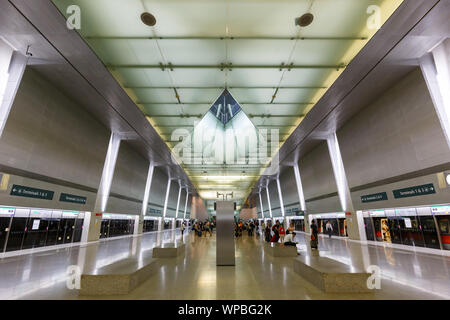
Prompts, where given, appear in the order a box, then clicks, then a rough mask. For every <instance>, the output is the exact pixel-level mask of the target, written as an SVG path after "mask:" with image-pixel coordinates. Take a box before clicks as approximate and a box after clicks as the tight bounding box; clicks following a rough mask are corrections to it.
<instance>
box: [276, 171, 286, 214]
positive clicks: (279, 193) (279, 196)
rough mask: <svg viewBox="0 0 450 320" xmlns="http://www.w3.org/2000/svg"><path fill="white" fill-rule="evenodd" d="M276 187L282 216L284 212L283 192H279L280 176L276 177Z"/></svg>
mask: <svg viewBox="0 0 450 320" xmlns="http://www.w3.org/2000/svg"><path fill="white" fill-rule="evenodd" d="M277 189H278V198H280V208H281V215H282V216H283V218H284V217H285V212H284V203H283V194H282V193H281V186H280V178H279V177H277Z"/></svg>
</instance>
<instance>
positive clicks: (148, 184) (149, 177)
mask: <svg viewBox="0 0 450 320" xmlns="http://www.w3.org/2000/svg"><path fill="white" fill-rule="evenodd" d="M154 171H155V165H154V163H153V161H150V164H149V166H148V172H147V181H146V183H145V189H144V199H142V207H141V215H140V217H139V227H138V234H141V233H142V227H143V224H144V217H145V215H146V214H147V208H148V199H149V197H150V189H151V187H152V180H153V172H154Z"/></svg>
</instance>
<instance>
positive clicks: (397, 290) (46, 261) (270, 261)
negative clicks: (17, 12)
mask: <svg viewBox="0 0 450 320" xmlns="http://www.w3.org/2000/svg"><path fill="white" fill-rule="evenodd" d="M174 240H181V236H180V234H179V231H164V232H155V233H148V234H144V235H142V236H138V237H128V238H122V239H115V240H109V241H100V242H98V243H95V244H90V245H87V246H78V247H71V248H64V249H59V250H51V251H45V252H37V253H34V254H28V255H23V256H17V257H10V258H3V259H0V298H1V299H239V300H241V299H450V257H448V256H440V255H433V254H426V253H418V252H412V251H405V250H400V249H396V248H386V247H379V246H373V245H364V244H360V243H357V242H352V241H349V240H344V239H327V238H320V240H319V241H320V243H319V249H320V255H321V256H326V257H329V258H331V259H334V260H337V261H339V262H342V263H344V264H347V265H349V266H350V268H364V269H367V267H368V266H369V265H376V266H379V267H380V270H381V274H382V280H381V289H380V290H374V292H373V293H364V294H361V293H360V294H325V293H323V292H322V291H320V290H319V289H317V288H316V287H315V286H313V285H312V284H310V283H309V282H308V281H307V280H306V279H303V278H302V277H301V276H299V275H298V274H296V273H294V271H293V261H292V259H293V258H292V257H287V258H280V257H270V256H266V255H265V254H264V250H262V239H261V237H258V236H254V237H247V236H243V237H242V238H239V239H236V266H235V267H216V265H215V236H214V235H213V236H212V237H206V238H205V237H202V238H198V237H195V236H194V234H193V233H191V234H187V235H186V234H185V236H184V239H183V241H184V242H185V243H186V255H185V256H184V257H181V258H177V259H164V262H163V264H162V267H161V269H160V271H159V272H158V273H157V274H155V275H153V276H151V277H150V278H148V280H147V281H145V282H143V283H142V284H141V285H140V286H139V287H138V288H136V289H135V290H134V291H132V292H131V293H130V294H129V295H122V296H104V297H85V296H78V291H77V290H69V289H67V285H66V281H67V268H68V266H71V265H76V266H79V267H80V268H82V269H83V270H85V271H86V270H89V271H91V272H95V270H96V269H99V268H101V267H103V266H106V265H109V264H112V263H114V262H117V261H120V260H121V259H126V258H130V257H139V256H140V255H141V256H142V255H144V254H147V253H148V252H149V250H152V248H153V247H154V246H156V245H157V244H161V243H168V242H173V241H174ZM296 240H297V241H299V245H298V249H299V252H300V253H301V254H302V255H309V254H310V250H309V248H308V247H307V246H306V243H307V241H308V238H307V236H306V235H303V234H299V235H297V239H296Z"/></svg>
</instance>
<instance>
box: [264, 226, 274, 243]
mask: <svg viewBox="0 0 450 320" xmlns="http://www.w3.org/2000/svg"><path fill="white" fill-rule="evenodd" d="M264 235H265V240H266V242H270V239H271V238H272V237H271V235H270V227H269V224H267V225H266V229H265V230H264Z"/></svg>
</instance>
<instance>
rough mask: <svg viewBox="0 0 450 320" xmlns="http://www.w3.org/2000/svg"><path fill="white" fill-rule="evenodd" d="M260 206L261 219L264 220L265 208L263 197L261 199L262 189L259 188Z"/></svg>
mask: <svg viewBox="0 0 450 320" xmlns="http://www.w3.org/2000/svg"><path fill="white" fill-rule="evenodd" d="M258 195H259V205H260V206H261V218H262V219H264V207H263V202H262V197H261V188H259V192H258Z"/></svg>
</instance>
